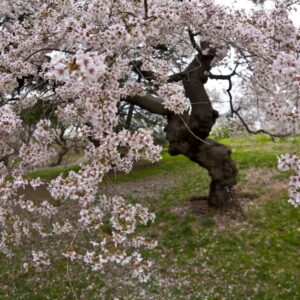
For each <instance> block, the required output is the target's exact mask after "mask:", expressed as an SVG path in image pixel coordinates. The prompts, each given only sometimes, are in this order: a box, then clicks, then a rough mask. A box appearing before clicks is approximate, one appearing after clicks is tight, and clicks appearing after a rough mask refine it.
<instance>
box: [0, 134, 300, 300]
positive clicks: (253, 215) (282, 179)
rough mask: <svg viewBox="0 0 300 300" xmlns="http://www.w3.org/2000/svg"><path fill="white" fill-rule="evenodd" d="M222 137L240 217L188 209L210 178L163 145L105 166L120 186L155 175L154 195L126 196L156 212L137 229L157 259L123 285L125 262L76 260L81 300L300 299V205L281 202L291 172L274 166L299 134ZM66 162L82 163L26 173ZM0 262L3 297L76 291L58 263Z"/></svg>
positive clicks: (66, 295)
mask: <svg viewBox="0 0 300 300" xmlns="http://www.w3.org/2000/svg"><path fill="white" fill-rule="evenodd" d="M221 142H222V143H225V144H226V145H228V146H230V147H231V148H232V151H233V158H234V159H235V160H236V161H237V164H238V166H239V170H240V173H239V184H238V195H239V196H240V197H241V201H242V202H241V203H242V207H243V210H244V212H245V215H246V218H244V216H243V215H242V214H241V213H239V212H238V211H235V212H232V211H230V212H224V213H221V212H219V211H214V210H211V209H209V208H206V207H205V206H203V207H200V208H199V209H200V210H197V209H193V207H192V205H191V203H193V201H192V199H195V197H199V196H204V195H207V192H208V185H209V177H208V175H207V173H206V171H205V170H202V169H200V168H199V167H198V166H196V165H195V164H193V163H192V162H190V161H189V160H188V159H186V158H185V157H183V156H176V157H171V156H170V155H168V154H167V153H163V159H162V161H161V162H159V163H157V164H154V165H152V166H140V167H138V168H136V169H135V170H134V171H133V172H132V173H130V174H117V175H116V176H115V175H114V174H111V175H110V180H111V181H112V182H113V183H114V184H115V185H116V186H118V185H120V184H125V183H126V184H130V183H133V182H135V183H139V182H140V184H141V186H143V184H144V185H145V188H146V184H147V182H148V181H149V180H150V179H151V180H152V179H153V178H158V179H157V183H156V184H157V187H159V188H160V194H159V196H157V195H155V196H153V194H151V193H148V194H147V193H145V194H144V196H143V193H141V196H139V197H138V196H137V195H133V194H130V193H129V194H128V197H127V198H128V200H129V201H132V202H142V203H143V204H145V205H147V206H148V207H150V209H151V210H152V211H154V212H155V213H156V216H157V219H156V222H155V224H153V225H151V226H147V227H146V228H141V229H140V230H141V231H143V233H144V234H145V235H147V236H151V237H152V238H154V239H156V240H158V247H157V248H156V249H155V250H154V251H151V253H148V252H145V253H144V255H145V256H146V257H150V258H151V259H152V260H153V262H154V267H153V276H152V279H151V280H150V282H149V283H147V284H137V283H126V282H125V280H122V278H123V277H122V276H123V275H124V274H123V273H122V272H123V271H121V270H110V272H109V273H107V275H105V276H104V275H101V274H94V273H82V272H80V270H79V269H77V268H76V266H74V267H72V269H71V271H72V272H71V274H72V276H71V277H72V282H73V288H74V290H75V292H76V294H77V297H78V299H162V300H163V299H201V300H202V299H270V300H271V299H288V300H289V299H295V300H296V299H299V295H300V281H299V276H300V258H299V257H300V210H299V209H295V208H293V207H291V206H290V205H289V204H288V203H287V199H288V195H287V189H286V182H287V177H288V175H287V174H284V173H280V172H279V171H277V156H278V155H280V154H284V153H298V154H300V138H299V137H298V138H291V139H288V140H278V141H277V142H276V143H273V142H272V141H271V140H270V139H269V138H267V137H265V136H250V137H240V138H230V139H223V140H221ZM71 169H73V170H75V171H76V170H78V166H76V165H75V166H69V167H67V169H64V168H62V167H57V168H48V169H41V170H37V171H35V172H33V173H31V174H29V175H28V176H30V177H38V176H40V177H43V178H47V179H51V178H54V177H55V176H57V175H58V174H59V173H60V172H62V171H64V172H68V171H70V170H71ZM164 178H166V179H167V178H168V181H167V180H166V181H164ZM170 179H171V180H170ZM172 180H174V182H175V181H176V184H172ZM142 182H143V184H142ZM167 182H168V183H167ZM170 182H171V183H170ZM281 187H282V188H281ZM245 192H247V193H248V196H247V197H246V196H243V195H244V194H245ZM242 198H243V199H242ZM20 251H21V249H20ZM0 263H1V269H0V299H75V296H74V292H73V291H72V290H71V288H70V284H69V281H68V279H67V278H66V266H65V263H64V262H63V261H62V262H61V263H59V264H57V265H55V266H53V267H52V268H51V269H49V270H45V271H41V272H39V273H38V272H35V273H34V272H31V273H27V274H25V273H24V274H21V273H20V272H18V268H19V266H20V262H19V261H18V259H16V260H14V261H13V262H10V263H8V261H7V259H6V258H4V257H0ZM124 276H125V275H124ZM104 282H106V285H104ZM107 282H108V283H107Z"/></svg>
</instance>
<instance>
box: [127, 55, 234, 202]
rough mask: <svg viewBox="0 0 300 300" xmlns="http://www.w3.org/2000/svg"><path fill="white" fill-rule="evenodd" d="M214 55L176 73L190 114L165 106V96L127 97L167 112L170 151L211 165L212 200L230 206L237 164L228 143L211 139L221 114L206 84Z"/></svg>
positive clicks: (207, 56) (197, 60) (204, 57)
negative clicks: (163, 97) (178, 74)
mask: <svg viewBox="0 0 300 300" xmlns="http://www.w3.org/2000/svg"><path fill="white" fill-rule="evenodd" d="M212 59H213V55H206V56H204V55H202V54H198V55H197V56H196V57H195V59H194V60H193V61H192V62H191V63H190V65H189V66H188V67H187V69H186V70H185V71H184V72H183V73H181V74H180V76H176V79H175V80H176V81H179V80H182V83H183V86H184V89H185V94H186V96H187V97H188V98H189V100H190V103H191V107H192V110H191V113H190V114H188V113H186V114H184V115H181V116H179V115H175V114H174V113H172V112H170V111H167V110H166V109H165V108H164V107H163V105H162V103H161V99H159V98H156V97H153V96H152V95H148V96H135V97H133V98H129V99H126V101H128V102H131V103H134V104H137V105H139V106H140V107H142V108H144V109H146V110H148V111H150V112H152V113H156V114H161V115H166V116H167V120H168V123H167V126H166V128H165V131H166V137H167V140H168V141H169V153H170V154H171V155H178V154H183V155H185V156H187V157H188V158H190V159H191V160H192V161H194V162H196V163H197V164H199V165H200V166H201V167H204V168H205V169H207V170H208V173H209V175H210V177H211V179H212V181H211V184H210V192H209V196H208V202H209V204H210V205H211V206H215V207H228V206H230V204H231V200H232V199H233V188H234V185H235V184H236V175H237V168H236V164H235V162H234V161H233V160H232V159H231V151H230V150H229V149H228V148H227V147H226V146H225V145H222V144H220V143H217V142H216V141H213V140H210V139H207V137H208V136H209V133H210V131H211V129H212V127H213V125H214V123H215V121H216V119H217V117H218V112H217V111H215V110H214V109H213V108H212V105H211V102H210V99H209V97H208V95H207V93H206V90H205V87H204V84H205V82H206V81H207V72H208V71H209V70H210V62H211V60H212ZM174 78H175V77H174Z"/></svg>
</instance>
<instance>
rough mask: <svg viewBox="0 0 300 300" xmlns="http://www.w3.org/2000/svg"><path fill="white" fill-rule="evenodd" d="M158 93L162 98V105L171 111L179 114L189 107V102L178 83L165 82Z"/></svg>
mask: <svg viewBox="0 0 300 300" xmlns="http://www.w3.org/2000/svg"><path fill="white" fill-rule="evenodd" d="M158 94H159V96H161V97H162V99H164V101H163V105H164V107H165V108H166V109H168V110H170V111H173V112H174V113H175V114H179V115H181V114H183V113H184V112H186V111H188V109H189V108H190V103H189V101H188V99H187V98H186V96H185V94H184V91H183V89H182V87H181V86H180V85H178V84H175V83H167V84H165V85H162V86H161V87H160V89H159V91H158Z"/></svg>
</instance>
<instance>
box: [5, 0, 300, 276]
mask: <svg viewBox="0 0 300 300" xmlns="http://www.w3.org/2000/svg"><path fill="white" fill-rule="evenodd" d="M297 5H299V1H294V0H293V1H292V0H280V1H276V4H274V7H273V8H272V9H269V10H268V11H266V10H262V9H260V10H254V11H252V12H251V13H248V12H246V11H244V10H234V9H229V8H225V7H223V6H221V5H217V4H216V3H214V2H213V1H211V0H209V1H208V0H203V1H199V0H183V1H179V0H178V1H177V0H174V1H173V0H168V1H156V0H148V1H147V0H144V1H138V0H129V1H128V0H126V1H125V0H117V1H102V0H85V1H84V0H82V1H80V0H65V1H61V0H50V1H49V0H47V1H45V0H41V1H34V0H22V1H21V0H14V1H10V0H2V1H1V4H0V8H1V9H0V55H1V60H0V72H1V75H0V96H1V98H0V137H1V140H0V161H1V163H0V186H1V190H0V197H1V206H0V224H1V228H2V229H1V240H0V249H1V251H2V252H4V253H5V254H7V255H8V256H11V255H12V253H13V251H12V250H13V249H14V248H15V247H18V246H19V245H20V244H21V243H22V242H26V241H28V240H31V239H32V238H33V237H36V236H38V237H55V239H53V240H55V243H57V244H58V245H59V249H61V252H62V253H63V255H64V256H65V257H67V259H68V260H71V261H73V260H77V261H79V262H81V263H83V264H84V265H87V266H90V267H91V268H92V269H93V270H95V271H96V270H103V269H104V267H105V265H106V264H107V263H114V264H120V265H125V266H130V268H131V270H132V271H133V274H134V275H135V276H136V277H138V278H139V279H140V280H141V281H145V280H147V274H146V273H145V270H146V269H148V267H149V266H150V265H151V263H150V262H149V261H144V260H143V259H142V257H141V255H140V252H139V249H140V248H143V247H148V248H150V249H151V248H153V247H155V242H153V241H148V240H147V239H146V238H144V237H141V236H139V235H138V234H137V232H136V226H137V225H138V224H147V223H148V222H150V221H153V220H154V215H153V214H152V213H150V212H149V211H148V210H147V208H144V207H142V206H141V205H139V204H137V205H132V204H128V203H126V201H125V200H124V199H123V198H122V197H119V196H114V197H108V196H106V195H99V193H98V186H99V183H101V181H102V180H103V177H104V176H105V175H106V174H107V173H108V172H110V171H123V172H129V171H130V170H131V169H132V165H133V163H134V162H135V161H137V160H139V159H141V158H144V159H148V160H150V161H156V160H158V159H159V157H160V154H159V153H160V148H159V147H158V146H155V145H154V143H153V139H152V137H151V134H150V132H149V131H147V130H145V129H140V130H137V131H135V132H134V133H131V132H129V131H128V130H126V129H124V130H118V128H119V127H118V108H119V106H120V103H121V102H127V103H129V104H130V105H136V106H139V107H140V108H142V109H145V110H147V111H148V112H151V113H153V114H158V115H162V116H165V118H166V119H167V126H166V129H165V131H166V137H167V139H168V141H169V152H170V154H172V155H177V154H183V155H185V156H187V157H189V158H190V159H191V160H192V161H194V162H196V163H197V164H199V165H200V166H202V167H204V168H206V169H207V170H208V172H209V175H210V176H211V178H212V181H211V186H210V193H209V198H208V199H209V203H210V205H214V206H218V207H222V206H226V205H228V203H229V202H230V201H231V199H232V197H233V188H234V185H235V184H236V173H237V169H236V165H235V163H234V161H233V160H232V159H231V157H230V150H229V149H228V148H227V147H226V146H224V145H222V144H219V143H217V142H215V141H213V140H211V139H208V138H207V137H208V135H209V133H210V131H211V128H212V127H213V125H214V123H215V121H216V119H217V117H218V112H217V111H216V110H214V109H213V108H212V105H211V102H210V99H209V97H208V95H207V93H206V90H205V83H206V82H207V81H208V80H209V79H212V80H226V81H228V84H229V88H228V90H227V92H228V95H229V99H230V106H231V112H232V113H233V114H235V115H237V116H238V117H239V118H241V120H242V117H241V115H240V114H239V110H238V109H235V107H234V105H233V102H232V95H231V86H232V78H233V77H234V76H239V78H242V79H243V81H244V82H247V84H249V83H251V84H252V85H253V86H254V87H255V88H257V89H258V88H259V89H260V91H261V94H262V95H263V99H264V105H265V106H266V107H268V110H269V112H270V114H272V116H273V117H274V118H275V119H276V120H277V121H280V120H284V122H291V123H293V122H296V121H297V120H299V111H297V110H296V109H295V108H294V107H292V108H291V110H287V106H286V105H285V102H284V101H281V100H282V99H284V98H285V97H286V96H288V97H289V99H290V100H289V101H290V103H295V101H294V100H295V97H297V95H299V78H300V74H299V69H300V60H299V48H300V35H299V34H300V33H299V29H298V28H296V27H295V26H294V24H293V22H292V21H291V20H290V18H289V12H290V11H291V10H293V9H294V8H295V6H297ZM216 66H224V67H226V68H227V69H230V71H229V72H228V74H225V75H224V74H218V73H215V71H214V70H213V68H214V67H216ZM291 91H293V92H291ZM37 107H41V108H42V109H37ZM33 112H35V113H34V118H33V120H34V121H33V122H31V123H30V130H28V124H29V123H28V116H31V115H32V114H33ZM60 126H63V128H68V129H69V130H71V131H72V132H73V136H75V137H76V138H77V139H78V142H80V143H82V145H84V147H85V154H84V155H85V159H84V162H83V163H82V164H81V169H80V171H79V172H78V173H75V172H70V173H69V174H68V175H67V176H64V175H63V174H61V175H60V176H59V177H57V178H56V179H53V180H51V181H50V182H44V181H43V180H41V179H28V177H26V173H28V172H29V171H31V170H33V169H34V168H36V167H40V166H44V165H48V164H49V163H51V162H52V160H53V159H55V157H56V156H57V153H56V151H55V148H53V147H52V145H53V143H54V141H55V140H56V139H59V134H60V133H61V131H60V129H59V128H61V127H60ZM298 184H299V181H298ZM40 185H46V187H47V190H48V192H49V194H50V195H51V199H52V200H51V201H48V200H43V199H41V201H40V202H36V201H31V200H28V199H25V198H24V195H23V190H24V189H25V188H26V187H28V186H31V187H32V188H33V189H35V188H36V187H38V186H40ZM298 187H299V186H298ZM66 207H67V208H68V207H69V208H70V207H74V208H73V209H71V208H70V209H69V210H68V209H67V213H66ZM71 213H72V215H73V216H74V215H75V216H77V217H75V218H74V217H73V218H72V219H71V218H70V215H69V214H71ZM107 226H109V230H108V231H109V233H107ZM103 228H106V230H104V229H103ZM80 235H82V236H83V235H85V236H89V237H90V246H89V247H87V248H86V249H85V251H83V252H81V253H80V252H79V251H78V250H77V247H76V241H77V239H76V238H77V237H78V236H80ZM96 237H97V239H96ZM28 255H29V256H31V258H32V259H31V260H29V261H27V260H26V262H24V267H26V268H31V267H39V266H42V265H48V264H50V262H51V260H53V259H55V254H54V255H53V253H49V252H47V251H45V249H44V250H40V251H38V250H37V249H31V252H30V253H29V254H28ZM51 255H52V256H51ZM53 256H54V257H53Z"/></svg>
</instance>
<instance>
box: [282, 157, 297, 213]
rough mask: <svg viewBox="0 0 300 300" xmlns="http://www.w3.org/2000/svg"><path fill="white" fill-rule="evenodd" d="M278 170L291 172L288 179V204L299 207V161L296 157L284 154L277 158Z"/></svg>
mask: <svg viewBox="0 0 300 300" xmlns="http://www.w3.org/2000/svg"><path fill="white" fill-rule="evenodd" d="M278 168H279V170H281V171H292V172H293V173H294V174H293V175H292V176H291V177H290V184H289V185H290V187H289V196H290V199H289V203H291V204H292V205H293V206H295V207H299V206H300V159H299V157H297V156H296V155H290V154H285V155H281V156H280V157H279V158H278Z"/></svg>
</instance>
